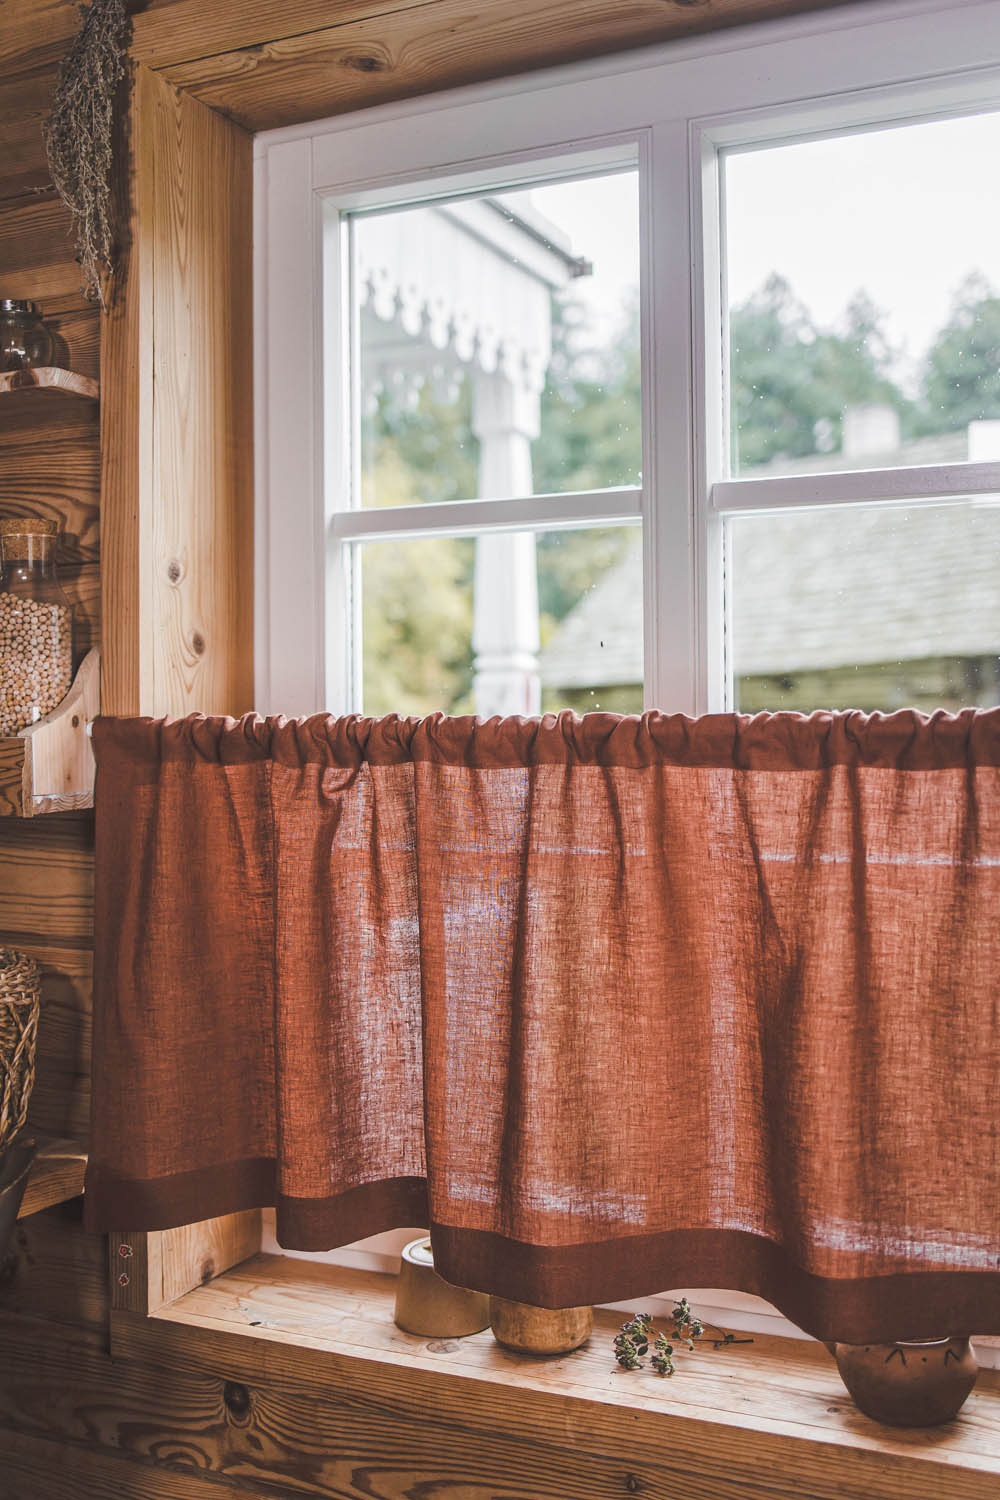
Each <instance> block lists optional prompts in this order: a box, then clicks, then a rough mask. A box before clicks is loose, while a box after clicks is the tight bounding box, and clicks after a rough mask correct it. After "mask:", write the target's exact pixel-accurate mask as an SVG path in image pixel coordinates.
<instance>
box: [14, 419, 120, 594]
mask: <svg viewBox="0 0 1000 1500" xmlns="http://www.w3.org/2000/svg"><path fill="white" fill-rule="evenodd" d="M42 399H44V397H43V398H42ZM80 408H81V410H80V413H79V417H78V418H77V419H75V420H74V421H73V422H72V424H70V423H59V424H56V423H52V422H47V421H46V420H45V417H44V413H43V414H42V415H41V416H40V417H38V418H35V417H32V419H31V420H30V421H26V422H25V423H24V425H23V426H18V427H12V426H9V425H8V424H7V423H6V422H5V420H4V412H3V397H0V514H3V515H5V516H40V517H44V518H45V519H46V520H51V521H56V522H57V523H58V524H59V526H60V528H61V531H60V539H59V540H60V545H59V565H60V567H61V568H73V567H79V566H80V565H81V564H82V563H94V562H97V560H98V556H99V551H98V514H99V503H100V500H99V496H100V450H99V447H98V442H97V413H96V410H95V408H94V403H93V402H90V401H88V402H80Z"/></svg>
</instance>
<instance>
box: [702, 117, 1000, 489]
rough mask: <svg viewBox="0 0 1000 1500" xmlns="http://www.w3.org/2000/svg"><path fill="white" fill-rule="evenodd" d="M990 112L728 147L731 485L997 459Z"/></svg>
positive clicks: (999, 389) (997, 294)
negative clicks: (740, 479)
mask: <svg viewBox="0 0 1000 1500" xmlns="http://www.w3.org/2000/svg"><path fill="white" fill-rule="evenodd" d="M998 152H1000V115H998V114H987V115H979V116H976V117H972V118H965V119H954V120H939V121H933V122H930V123H925V124H918V125H906V126H901V127H897V128H893V129H891V130H877V131H866V132H864V133H859V134H856V135H842V136H837V137H836V138H833V139H829V140H814V141H806V142H803V143H801V144H799V145H793V146H780V147H769V148H767V149H763V150H752V151H746V152H733V153H729V154H728V155H727V156H726V158H725V222H726V247H725V249H726V257H725V258H726V266H727V281H728V311H729V327H730V412H731V458H732V470H733V472H734V473H735V474H746V473H754V474H762V473H768V472H770V473H775V474H777V473H785V474H787V473H795V472H817V471H823V470H843V469H865V468H887V467H891V468H895V467H898V466H904V465H912V464H936V463H953V462H962V461H966V460H988V459H996V458H997V457H998V456H1000V249H998V246H1000V194H997V193H996V192H994V191H992V189H991V187H990V184H991V183H992V182H993V181H994V179H995V175H996V161H997V155H998Z"/></svg>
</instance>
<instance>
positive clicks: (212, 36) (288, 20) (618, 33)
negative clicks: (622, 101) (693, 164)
mask: <svg viewBox="0 0 1000 1500" xmlns="http://www.w3.org/2000/svg"><path fill="white" fill-rule="evenodd" d="M837 3H843V0H648V3H646V4H645V5H642V4H637V3H635V0H632V3H629V4H618V5H614V6H610V5H606V6H604V7H603V9H604V16H603V21H602V23H601V29H600V34H599V36H597V37H596V38H595V39H594V40H596V41H599V42H600V43H601V46H602V50H607V51H613V50H614V49H615V48H616V47H617V48H622V47H628V46H638V45H641V44H642V43H643V42H647V41H663V40H666V39H667V38H668V37H670V36H676V35H682V34H688V33H690V32H691V31H694V30H702V31H704V30H708V29H710V28H711V27H717V26H724V25H734V24H738V23H739V22H741V21H746V20H751V19H752V20H758V19H761V18H763V17H766V16H769V15H787V14H790V13H796V12H799V11H807V10H816V9H819V8H820V7H821V6H822V5H823V4H837ZM519 8H520V10H521V11H522V13H523V14H524V15H525V17H526V18H527V19H528V20H529V21H530V18H531V16H532V14H533V8H532V7H531V6H527V5H524V4H523V3H522V4H521V5H520V7H519ZM478 9H479V10H481V11H483V12H485V13H487V14H489V13H491V12H493V11H497V12H499V11H500V10H501V9H502V7H501V6H500V5H498V4H496V3H493V4H491V5H489V6H482V7H478ZM585 9H586V7H585V6H583V5H580V4H576V3H571V0H567V3H565V4H564V5H563V15H562V18H561V19H562V27H561V29H559V30H557V31H556V32H554V33H551V34H547V33H546V31H545V30H544V27H543V26H542V25H539V26H538V29H537V33H536V49H537V50H538V51H541V52H544V53H545V54H546V56H547V57H548V58H549V59H550V60H551V59H552V58H553V57H555V56H558V55H559V53H560V48H561V43H562V38H563V34H564V33H565V32H566V31H567V30H568V31H569V32H570V36H571V43H570V44H572V36H573V28H574V26H575V20H576V16H577V14H578V13H579V12H580V11H583V10H585ZM439 10H440V0H289V3H287V4H285V5H283V6H282V7H281V8H280V10H275V8H274V6H273V5H272V4H271V3H270V0H244V4H242V5H241V6H240V7H239V8H238V9H237V8H236V7H234V6H232V5H231V4H229V3H227V0H152V3H151V4H149V5H147V6H146V7H145V8H144V9H143V10H142V11H141V12H140V13H139V14H137V15H136V17H135V20H134V40H133V51H134V55H135V57H136V58H137V59H138V60H139V61H140V62H143V63H145V64H146V65H147V66H148V67H152V68H162V69H173V68H174V67H176V66H177V65H179V64H183V63H185V62H191V61H193V60H197V59H203V60H204V59H209V58H217V57H219V56H220V55H221V54H225V53H231V52H235V51H239V50H241V49H247V48H251V47H252V48H258V47H267V46H269V45H270V44H272V43H274V42H277V41H283V40H287V39H290V38H294V37H303V36H306V35H309V34H314V33H317V32H320V31H324V30H329V29H332V28H334V27H344V26H350V25H354V24H357V23H365V22H370V21H372V20H375V19H377V18H379V17H386V18H387V25H388V26H389V27H391V26H392V25H394V21H395V18H396V17H399V16H401V15H402V14H403V12H406V11H420V12H423V14H424V22H425V24H426V25H427V27H428V29H430V30H433V29H434V28H435V27H436V26H437V24H438V17H437V12H438V11H439ZM476 12H477V7H476V6H475V5H474V4H471V3H468V0H467V3H466V4H465V6H464V8H463V13H462V16H461V18H460V20H459V21H458V22H457V23H456V27H458V26H464V25H465V23H467V22H468V21H470V20H471V19H472V18H473V17H474V16H475V15H476ZM584 24H586V19H585V20H584ZM536 65H537V64H536Z"/></svg>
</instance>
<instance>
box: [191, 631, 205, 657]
mask: <svg viewBox="0 0 1000 1500" xmlns="http://www.w3.org/2000/svg"><path fill="white" fill-rule="evenodd" d="M191 650H192V651H193V652H194V654H195V656H202V655H203V654H204V651H205V637H204V636H203V635H202V633H201V631H200V630H196V631H195V633H194V635H193V636H192V637H191Z"/></svg>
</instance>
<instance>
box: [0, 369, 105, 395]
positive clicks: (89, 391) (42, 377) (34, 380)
mask: <svg viewBox="0 0 1000 1500" xmlns="http://www.w3.org/2000/svg"><path fill="white" fill-rule="evenodd" d="M18 391H49V392H61V393H62V394H63V395H69V396H80V397H82V398H83V399H84V400H86V401H96V400H97V399H98V395H99V393H100V387H99V386H98V384H97V381H96V380H91V378H90V376H89V375H77V373H76V371H75V370H61V369H59V368H58V366H56V365H35V366H34V367H33V368H32V369H28V370H2V371H0V396H12V395H14V394H15V393H16V392H18ZM42 399H44V398H42Z"/></svg>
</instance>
